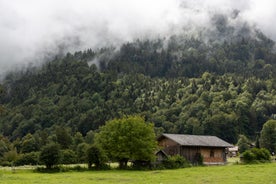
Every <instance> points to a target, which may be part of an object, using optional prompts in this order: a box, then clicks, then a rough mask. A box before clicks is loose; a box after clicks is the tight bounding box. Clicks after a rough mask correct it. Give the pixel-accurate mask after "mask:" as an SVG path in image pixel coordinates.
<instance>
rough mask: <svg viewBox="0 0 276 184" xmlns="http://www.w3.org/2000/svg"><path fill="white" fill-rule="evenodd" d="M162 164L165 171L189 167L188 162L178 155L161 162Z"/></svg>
mask: <svg viewBox="0 0 276 184" xmlns="http://www.w3.org/2000/svg"><path fill="white" fill-rule="evenodd" d="M162 164H163V166H164V167H165V168H166V169H176V168H184V167H189V166H190V164H189V162H188V161H187V160H186V159H185V158H184V157H182V156H180V155H174V156H169V157H168V158H167V159H165V160H164V161H163V162H162Z"/></svg>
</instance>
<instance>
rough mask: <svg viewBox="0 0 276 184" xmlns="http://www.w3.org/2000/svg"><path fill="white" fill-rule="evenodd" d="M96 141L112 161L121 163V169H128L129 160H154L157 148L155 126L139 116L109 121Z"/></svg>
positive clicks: (101, 129)
mask: <svg viewBox="0 0 276 184" xmlns="http://www.w3.org/2000/svg"><path fill="white" fill-rule="evenodd" d="M95 141H96V144H98V145H100V146H101V147H102V148H103V149H104V150H105V152H106V153H107V154H108V157H109V158H110V159H111V160H112V161H118V162H119V164H120V168H123V167H126V164H127V162H128V161H129V160H132V161H135V160H139V161H150V160H153V158H154V151H155V150H156V148H157V143H156V140H155V134H154V129H153V124H151V123H146V122H145V120H144V119H143V118H142V117H139V116H130V117H125V118H121V119H114V120H111V121H108V122H107V123H106V125H104V126H102V127H101V128H100V132H99V133H98V134H97V135H96V140H95Z"/></svg>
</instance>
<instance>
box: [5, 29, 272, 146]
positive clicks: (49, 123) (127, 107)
mask: <svg viewBox="0 0 276 184" xmlns="http://www.w3.org/2000/svg"><path fill="white" fill-rule="evenodd" d="M273 48H274V42H273V41H272V40H269V39H268V38H266V37H265V36H264V35H262V34H261V33H259V32H256V34H255V35H254V37H248V36H245V37H243V36H241V35H240V36H237V37H235V39H229V40H221V39H220V40H213V41H210V40H209V41H203V40H202V39H200V38H189V39H187V38H184V37H181V36H173V37H170V38H164V39H158V40H144V41H141V40H137V41H134V42H131V43H126V44H124V45H122V46H121V47H120V48H113V47H111V48H102V49H99V50H91V49H88V50H86V51H80V52H76V53H74V54H70V53H68V54H67V55H66V56H63V57H56V58H55V59H53V60H52V61H49V62H47V63H46V64H44V65H43V66H42V67H39V68H29V69H27V70H26V71H22V72H13V73H10V74H9V75H7V76H6V78H5V79H4V81H3V82H2V84H1V86H0V91H1V93H0V95H1V96H0V104H1V108H0V112H1V114H0V134H2V135H3V136H6V137H8V138H9V139H10V140H16V139H17V138H22V137H24V136H26V135H27V134H28V133H31V134H33V135H37V136H40V135H41V134H43V135H46V137H47V136H50V135H51V133H52V132H54V131H56V128H57V127H60V126H62V127H65V128H66V127H67V128H68V130H70V133H71V134H72V135H73V134H75V132H81V133H82V135H83V136H85V135H86V133H87V132H89V131H90V130H93V131H96V130H97V129H98V128H99V126H101V125H103V124H104V123H105V122H106V121H107V120H110V119H113V118H117V117H122V116H126V115H132V114H139V115H142V116H144V117H145V118H146V120H147V121H151V122H153V123H154V124H155V127H156V132H157V134H158V133H161V132H169V133H186V134H208V135H217V136H219V137H220V138H223V139H225V140H226V141H229V142H231V143H236V141H237V139H238V135H240V134H244V135H246V136H248V137H250V138H251V139H253V140H254V139H255V138H256V135H257V134H258V132H259V131H260V130H261V128H262V125H263V124H264V123H265V122H266V121H267V120H268V119H272V118H274V117H275V114H276V76H275V75H276V54H275V52H274V50H273Z"/></svg>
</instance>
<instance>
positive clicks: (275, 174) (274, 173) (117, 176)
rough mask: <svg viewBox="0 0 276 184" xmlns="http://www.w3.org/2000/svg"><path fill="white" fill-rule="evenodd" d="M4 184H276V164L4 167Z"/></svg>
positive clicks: (0, 179)
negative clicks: (74, 168) (44, 169)
mask: <svg viewBox="0 0 276 184" xmlns="http://www.w3.org/2000/svg"><path fill="white" fill-rule="evenodd" d="M0 183H1V184H13V183H14V184H40V183H42V184H43V183H45V184H53V183H55V184H56V183H58V184H62V183H64V184H71V183H81V184H86V183H101V184H105V183H108V184H109V183H134V184H135V183H137V184H141V183H142V184H147V183H158V184H161V183H162V184H166V183H173V184H177V183H179V184H180V183H181V184H183V183H193V184H194V183H199V184H206V183H212V184H214V183H219V184H221V183H223V184H229V183H231V184H232V183H250V184H251V183H257V184H259V183H260V184H276V163H269V164H254V165H227V166H202V167H191V168H183V169H176V170H154V171H128V170H116V169H113V170H107V171H83V172H77V171H69V172H60V173H38V172H34V170H33V169H26V168H25V169H22V168H21V169H19V168H17V169H16V170H15V172H12V171H11V169H10V168H0Z"/></svg>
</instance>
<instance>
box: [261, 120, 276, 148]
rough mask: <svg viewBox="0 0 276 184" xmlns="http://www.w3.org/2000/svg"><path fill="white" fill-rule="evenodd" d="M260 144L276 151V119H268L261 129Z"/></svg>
mask: <svg viewBox="0 0 276 184" xmlns="http://www.w3.org/2000/svg"><path fill="white" fill-rule="evenodd" d="M260 146H261V147H264V148H266V149H268V150H269V151H270V152H274V153H275V151H276V120H268V121H267V122H266V123H265V124H264V125H263V129H262V131H261V137H260Z"/></svg>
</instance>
